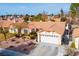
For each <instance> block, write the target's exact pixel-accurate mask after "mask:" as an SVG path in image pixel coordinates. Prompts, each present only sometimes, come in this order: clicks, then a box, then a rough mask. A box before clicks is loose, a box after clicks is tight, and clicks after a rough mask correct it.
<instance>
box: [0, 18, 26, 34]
mask: <svg viewBox="0 0 79 59" xmlns="http://www.w3.org/2000/svg"><path fill="white" fill-rule="evenodd" d="M16 24H18V25H19V26H20V27H22V28H21V29H23V27H25V26H27V24H25V23H24V21H23V19H21V18H19V20H17V21H16V19H13V20H10V19H9V18H8V19H6V20H0V27H2V28H6V29H7V30H8V31H9V33H18V27H16ZM22 32H23V31H22Z"/></svg>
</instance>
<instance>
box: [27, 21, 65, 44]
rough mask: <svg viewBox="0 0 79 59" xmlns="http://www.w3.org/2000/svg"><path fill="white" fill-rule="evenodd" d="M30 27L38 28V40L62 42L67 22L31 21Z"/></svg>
mask: <svg viewBox="0 0 79 59" xmlns="http://www.w3.org/2000/svg"><path fill="white" fill-rule="evenodd" d="M28 28H29V29H31V30H32V29H35V30H36V29H38V30H39V31H38V32H37V34H38V35H37V36H38V37H37V40H38V42H46V43H52V44H58V45H60V44H61V39H62V35H63V33H64V31H65V22H31V23H29V24H28Z"/></svg>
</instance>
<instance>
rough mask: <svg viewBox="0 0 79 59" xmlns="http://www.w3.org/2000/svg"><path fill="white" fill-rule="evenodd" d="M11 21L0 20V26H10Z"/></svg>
mask: <svg viewBox="0 0 79 59" xmlns="http://www.w3.org/2000/svg"><path fill="white" fill-rule="evenodd" d="M12 23H13V22H12V21H10V20H7V21H6V20H0V27H1V26H2V27H10V25H11V24H12Z"/></svg>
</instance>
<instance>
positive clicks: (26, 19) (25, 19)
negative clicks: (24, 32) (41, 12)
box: [24, 14, 30, 22]
mask: <svg viewBox="0 0 79 59" xmlns="http://www.w3.org/2000/svg"><path fill="white" fill-rule="evenodd" d="M29 17H30V16H29V15H28V14H26V16H25V17H24V21H25V22H28V21H29Z"/></svg>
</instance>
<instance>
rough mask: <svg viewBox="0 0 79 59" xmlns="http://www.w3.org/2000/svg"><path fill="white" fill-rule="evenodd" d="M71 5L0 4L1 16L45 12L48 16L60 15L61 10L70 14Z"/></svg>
mask: <svg viewBox="0 0 79 59" xmlns="http://www.w3.org/2000/svg"><path fill="white" fill-rule="evenodd" d="M70 5H71V4H70V3H0V15H6V14H23V15H25V14H29V15H31V14H32V15H36V14H38V13H43V11H45V12H46V13H47V14H52V13H53V14H59V13H60V10H61V8H62V9H63V10H64V12H65V13H66V12H68V11H69V8H70Z"/></svg>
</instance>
